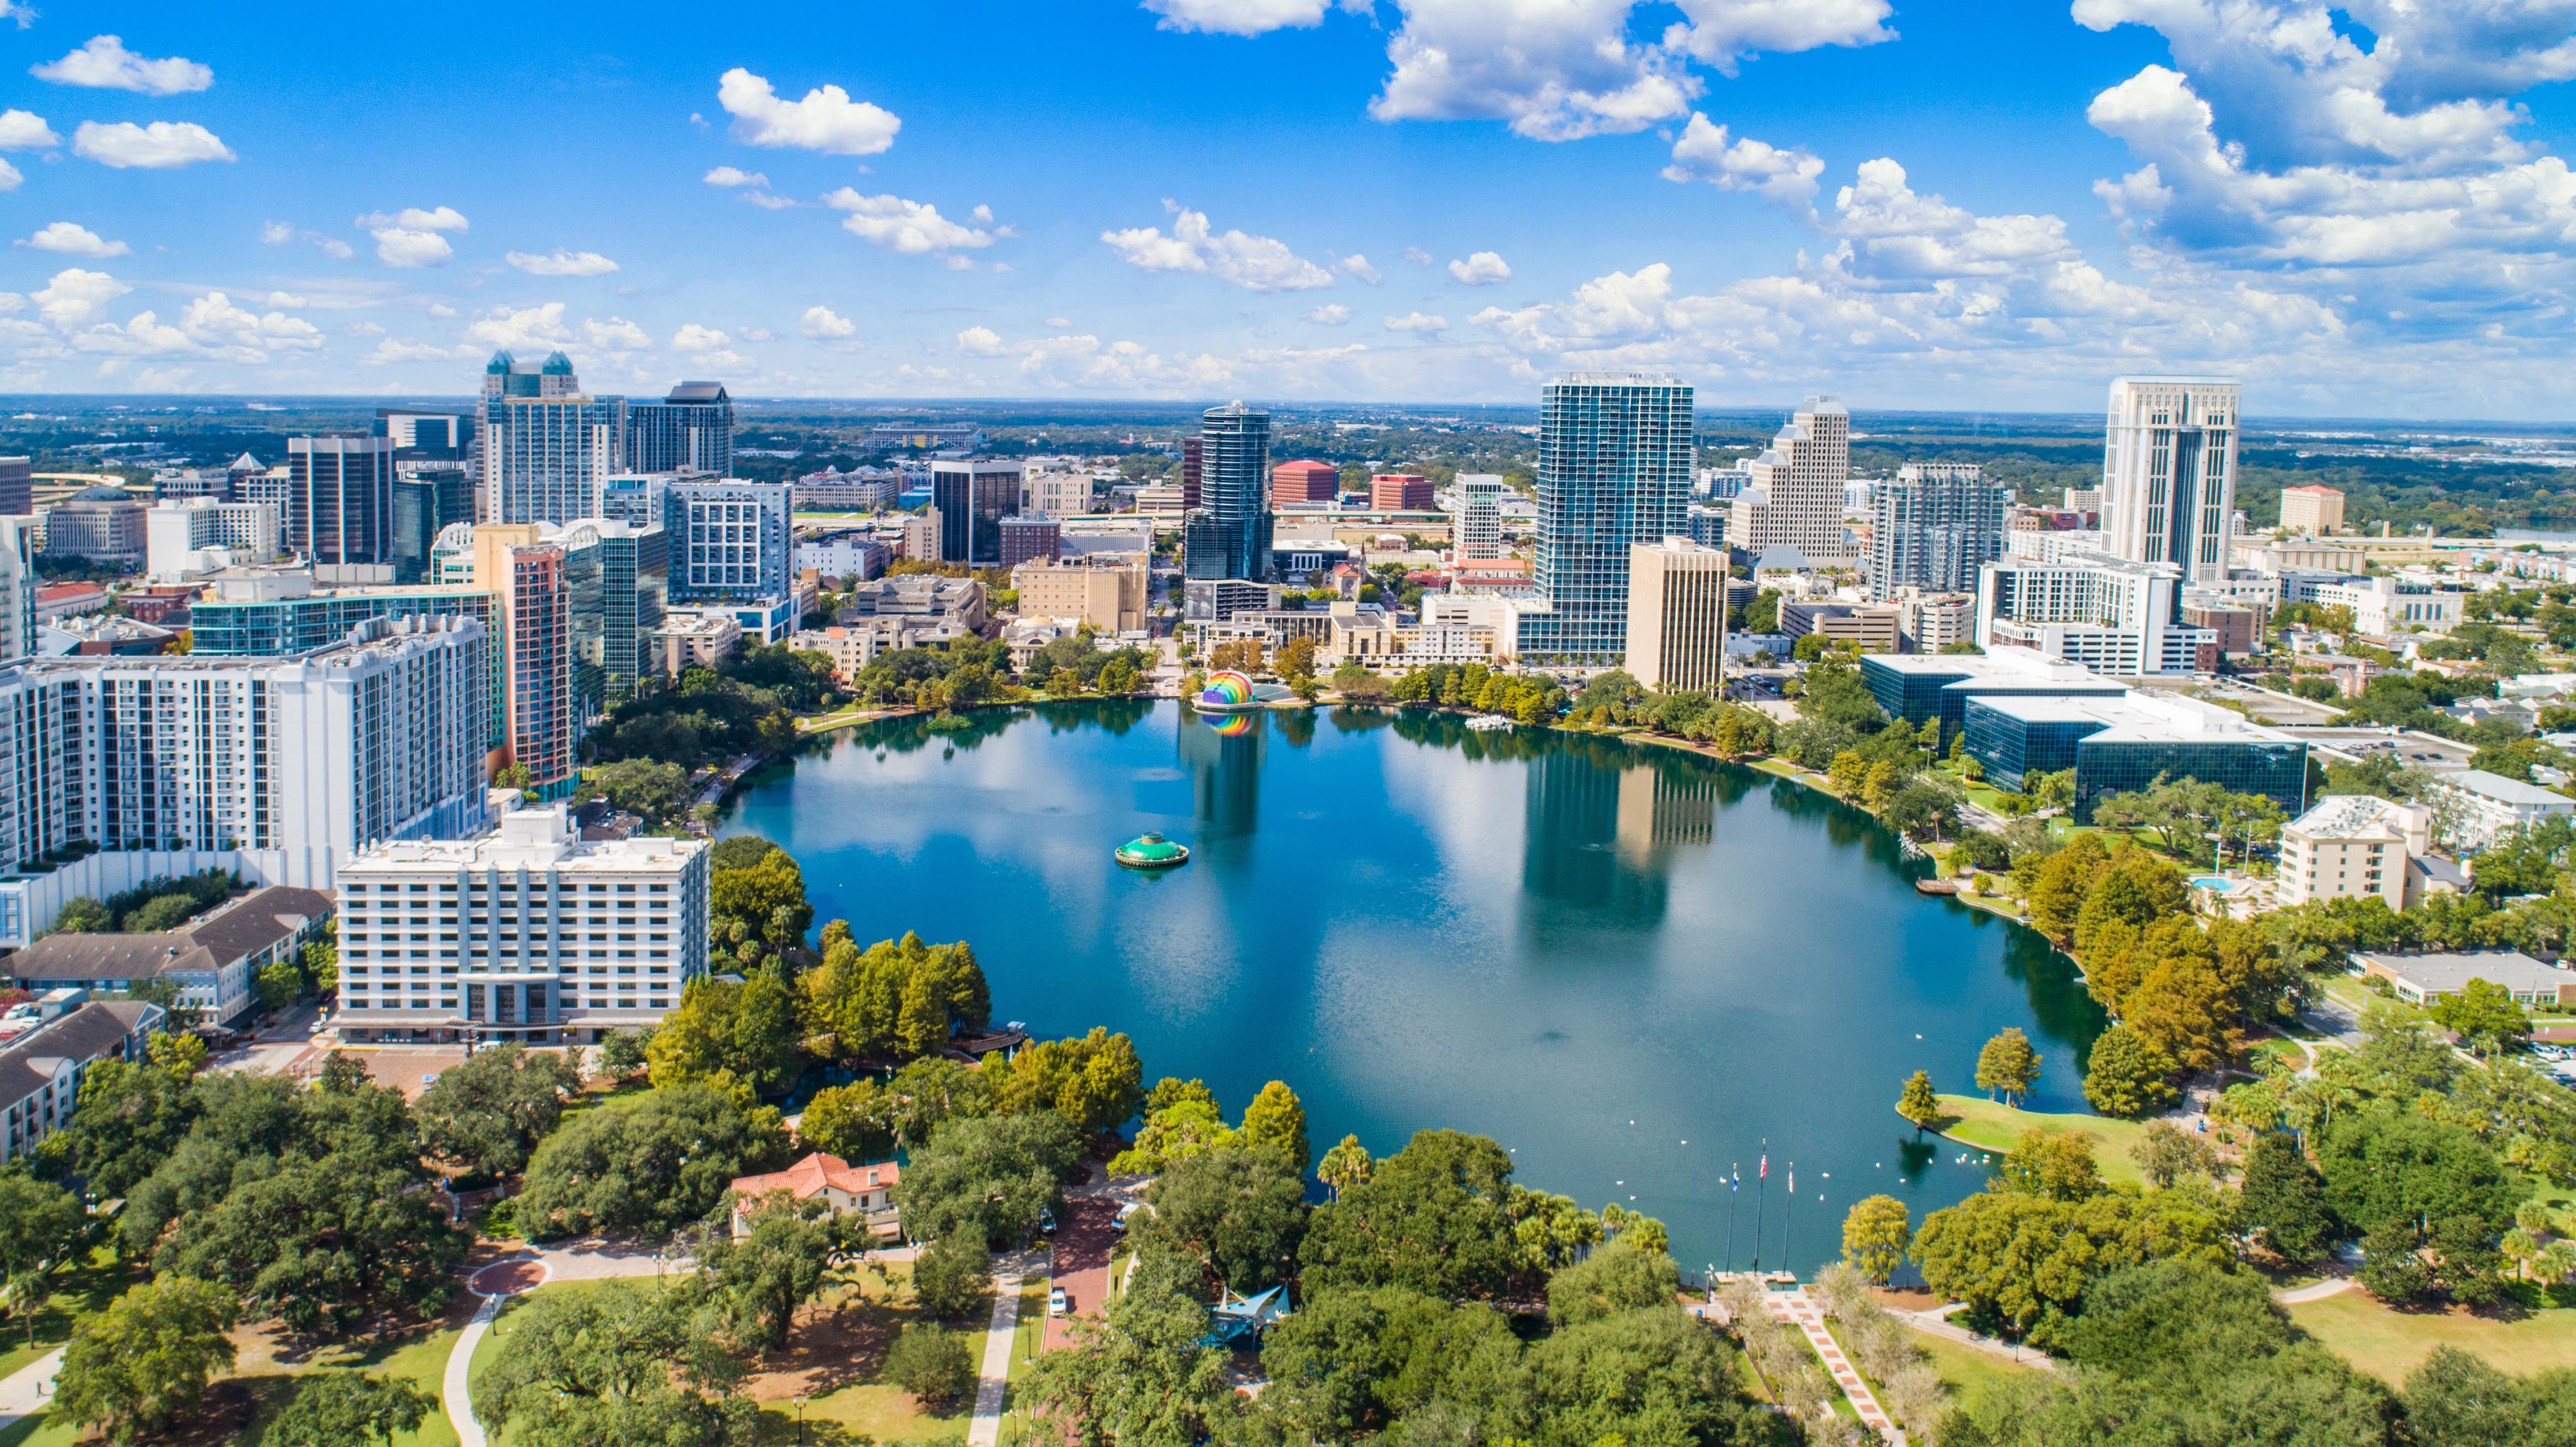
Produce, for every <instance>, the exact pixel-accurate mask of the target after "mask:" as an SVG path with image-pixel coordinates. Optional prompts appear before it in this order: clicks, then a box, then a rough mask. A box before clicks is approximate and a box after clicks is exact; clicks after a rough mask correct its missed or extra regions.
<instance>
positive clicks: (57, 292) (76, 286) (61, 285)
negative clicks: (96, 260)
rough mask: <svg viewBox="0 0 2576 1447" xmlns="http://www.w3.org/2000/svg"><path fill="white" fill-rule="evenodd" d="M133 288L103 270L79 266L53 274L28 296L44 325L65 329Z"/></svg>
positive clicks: (103, 309) (98, 313)
mask: <svg viewBox="0 0 2576 1447" xmlns="http://www.w3.org/2000/svg"><path fill="white" fill-rule="evenodd" d="M133 289H134V288H132V287H130V286H127V285H126V284H125V283H123V282H121V281H118V280H117V279H116V278H115V277H112V276H110V275H108V274H107V273H106V272H103V271H83V270H81V269H80V268H79V267H77V266H75V267H71V268H69V269H67V270H63V271H58V272H55V273H54V279H53V280H52V281H49V282H47V283H45V285H44V286H43V287H41V288H39V289H38V290H36V291H34V292H32V293H30V295H31V297H32V298H33V300H34V301H35V303H36V314H37V315H38V316H41V317H43V318H44V319H45V324H46V325H47V326H51V327H58V328H63V329H66V330H68V329H69V328H72V327H76V326H79V325H81V324H82V323H84V322H87V321H90V320H91V319H93V318H95V317H99V316H102V315H104V314H105V313H106V311H107V304H108V303H109V302H111V301H114V300H115V299H116V298H118V297H120V296H123V295H125V294H126V293H127V292H129V291H132V290H133Z"/></svg>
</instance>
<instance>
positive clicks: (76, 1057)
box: [0, 990, 169, 1161]
mask: <svg viewBox="0 0 2576 1447" xmlns="http://www.w3.org/2000/svg"><path fill="white" fill-rule="evenodd" d="M22 1011H23V1012H29V1013H32V1014H33V1015H34V1016H35V1024H34V1028H32V1029H29V1030H26V1031H25V1032H24V1033H22V1034H19V1035H17V1036H16V1037H14V1038H12V1039H10V1040H9V1041H8V1043H6V1044H5V1045H0V1120H5V1121H6V1127H5V1133H0V1161H11V1160H16V1159H17V1158H18V1157H19V1156H22V1155H24V1154H26V1153H27V1152H29V1151H31V1150H34V1149H35V1148H36V1146H37V1144H38V1143H40V1142H42V1141H43V1140H44V1138H45V1137H47V1136H49V1135H52V1134H53V1133H54V1132H56V1131H58V1130H61V1129H62V1128H63V1127H65V1126H67V1125H70V1124H71V1123H72V1114H73V1112H74V1111H75V1110H76V1109H77V1108H78V1106H79V1104H80V1087H81V1080H82V1078H83V1077H85V1076H86V1075H88V1074H89V1068H90V1067H91V1066H93V1065H96V1064H97V1063H98V1062H100V1061H102V1060H143V1059H146V1058H147V1050H148V1047H149V1045H150V1042H151V1039H152V1032H153V1031H155V1030H158V1029H160V1028H161V1027H162V1024H163V1022H164V1021H166V1020H167V1019H168V1018H169V1012H167V1011H165V1010H163V1009H162V1008H161V1007H160V1006H158V1005H155V1004H153V1003H151V1002H150V1001H148V1000H91V999H89V998H88V996H87V992H85V991H81V990H62V991H55V992H50V993H48V994H47V995H46V996H45V998H43V999H41V1000H37V1001H33V1002H30V1003H29V1004H26V1005H21V1006H18V1007H16V1008H15V1009H14V1010H13V1011H12V1012H11V1015H10V1019H9V1020H8V1021H0V1029H5V1028H6V1027H7V1025H8V1024H9V1023H11V1022H13V1021H16V1020H20V1019H24V1018H26V1017H25V1015H23V1014H21V1013H19V1012H22Z"/></svg>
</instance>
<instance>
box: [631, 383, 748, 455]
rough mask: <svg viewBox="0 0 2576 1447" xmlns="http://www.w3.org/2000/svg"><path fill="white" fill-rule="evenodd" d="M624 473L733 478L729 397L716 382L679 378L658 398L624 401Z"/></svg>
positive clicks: (731, 404) (722, 385)
mask: <svg viewBox="0 0 2576 1447" xmlns="http://www.w3.org/2000/svg"><path fill="white" fill-rule="evenodd" d="M623 466H624V467H625V469H626V470H627V471H629V472H698V473H705V474H707V475H709V476H712V477H731V476H733V398H731V397H730V396H727V395H726V394H725V389H724V384H723V383H722V382H682V383H680V384H679V385H678V386H676V387H673V388H672V389H671V392H670V395H669V396H667V397H664V398H663V399H662V400H661V401H659V402H629V403H627V404H626V456H625V458H624V460H623Z"/></svg>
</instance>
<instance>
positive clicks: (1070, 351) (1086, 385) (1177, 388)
mask: <svg viewBox="0 0 2576 1447" xmlns="http://www.w3.org/2000/svg"><path fill="white" fill-rule="evenodd" d="M1015 350H1017V351H1018V352H1019V353H1020V369H1019V370H1020V376H1021V377H1022V378H1023V379H1025V380H1028V381H1031V382H1036V383H1038V384H1040V385H1043V386H1047V387H1054V388H1083V389H1087V390H1095V391H1105V392H1146V393H1151V394H1154V395H1158V396H1186V395H1203V394H1204V393H1205V392H1206V391H1207V390H1208V389H1211V388H1214V387H1219V386H1222V385H1225V384H1226V383H1229V382H1231V381H1233V380H1234V371H1233V369H1232V368H1231V367H1229V366H1228V365H1227V364H1226V363H1225V361H1224V360H1223V359H1221V358H1218V357H1215V356H1211V355H1208V354H1205V353H1201V354H1200V355H1198V356H1195V357H1193V356H1189V355H1187V354H1180V355H1175V356H1173V357H1172V358H1170V359H1169V360H1166V359H1165V358H1164V357H1163V356H1162V354H1161V353H1159V352H1154V351H1149V350H1148V349H1146V348H1145V347H1144V346H1142V345H1140V344H1138V343H1135V342H1123V341H1122V342H1110V343H1108V344H1107V345H1105V346H1104V345H1103V344H1102V343H1101V340H1100V339H1099V338H1098V337H1095V336H1068V337H1047V338H1045V339H1043V340H1040V341H1034V342H1022V343H1020V344H1019V346H1018V347H1017V348H1015Z"/></svg>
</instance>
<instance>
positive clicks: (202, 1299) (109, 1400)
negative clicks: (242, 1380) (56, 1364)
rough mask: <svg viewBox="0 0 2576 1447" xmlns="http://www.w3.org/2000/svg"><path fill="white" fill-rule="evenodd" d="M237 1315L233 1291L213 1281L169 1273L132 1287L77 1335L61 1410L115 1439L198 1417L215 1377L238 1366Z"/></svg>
mask: <svg viewBox="0 0 2576 1447" xmlns="http://www.w3.org/2000/svg"><path fill="white" fill-rule="evenodd" d="M237 1315H238V1308H237V1307H236V1305H235V1303H234V1301H233V1297H232V1293H230V1292H228V1291H226V1290H224V1289H223V1288H222V1287H220V1286H216V1285H213V1284H212V1283H210V1282H204V1281H192V1280H189V1279H188V1278H186V1277H183V1276H165V1277H162V1278H160V1279H158V1280H154V1281H146V1282H144V1283H142V1284H140V1285H138V1286H135V1287H133V1288H131V1289H129V1290H128V1291H127V1292H126V1293H125V1294H124V1295H123V1296H120V1297H118V1298H117V1299H116V1300H115V1301H113V1302H111V1303H109V1305H108V1308H107V1310H106V1311H103V1312H101V1313H99V1315H98V1316H97V1317H96V1318H94V1319H93V1320H91V1321H89V1322H88V1323H86V1324H84V1325H83V1326H82V1327H81V1328H80V1329H79V1330H77V1331H75V1332H73V1333H72V1339H71V1343H70V1344H69V1345H68V1346H66V1347H64V1348H63V1365H62V1372H61V1374H60V1375H59V1376H58V1377H57V1378H56V1379H55V1384H54V1406H55V1409H56V1410H58V1411H60V1412H61V1413H62V1414H63V1415H64V1416H65V1417H67V1418H69V1419H70V1420H72V1421H74V1422H81V1423H86V1424H94V1425H97V1426H99V1427H101V1428H103V1429H104V1430H105V1431H106V1433H107V1437H108V1440H109V1441H111V1442H136V1441H142V1440H144V1439H146V1438H150V1437H153V1436H157V1435H159V1434H160V1433H161V1432H162V1431H163V1429H165V1428H167V1427H168V1426H169V1425H170V1424H171V1423H173V1422H175V1421H176V1420H178V1419H179V1418H181V1417H183V1416H186V1415H188V1414H190V1413H192V1412H194V1411H195V1410H196V1408H197V1404H198V1403H199V1402H200V1401H202V1400H203V1399H204V1397H205V1394H206V1384H207V1383H208V1382H209V1381H211V1380H212V1379H213V1377H214V1374H215V1372H216V1371H217V1370H218V1369H220V1368H226V1367H230V1366H231V1365H232V1364H233V1356H234V1348H233V1344H232V1341H231V1339H230V1338H228V1337H226V1336H225V1335H224V1332H225V1331H226V1330H227V1329H229V1328H230V1327H231V1326H232V1324H233V1321H234V1318H235V1317H236V1316H237Z"/></svg>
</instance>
